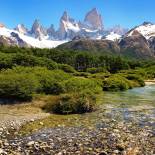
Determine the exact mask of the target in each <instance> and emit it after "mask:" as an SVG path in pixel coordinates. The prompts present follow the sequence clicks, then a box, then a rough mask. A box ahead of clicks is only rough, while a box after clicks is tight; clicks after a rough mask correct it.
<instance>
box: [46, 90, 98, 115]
mask: <svg viewBox="0 0 155 155" xmlns="http://www.w3.org/2000/svg"><path fill="white" fill-rule="evenodd" d="M44 109H45V110H47V111H50V112H53V113H57V114H78V113H85V112H91V111H93V110H95V109H96V97H95V96H94V94H92V92H91V93H88V92H87V93H86V92H82V93H73V94H63V95H60V96H59V97H57V98H55V100H52V101H50V102H49V103H48V104H47V105H46V106H45V107H44Z"/></svg>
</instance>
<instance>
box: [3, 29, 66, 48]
mask: <svg viewBox="0 0 155 155" xmlns="http://www.w3.org/2000/svg"><path fill="white" fill-rule="evenodd" d="M0 36H1V37H3V39H2V38H1V40H0V42H2V41H3V42H4V41H5V43H6V45H17V46H19V47H37V48H54V47H56V46H58V45H60V44H62V43H65V42H66V41H57V40H55V41H54V40H47V39H42V40H39V39H36V38H34V37H32V36H29V35H25V34H23V33H20V32H18V31H16V30H11V29H8V28H6V27H0Z"/></svg>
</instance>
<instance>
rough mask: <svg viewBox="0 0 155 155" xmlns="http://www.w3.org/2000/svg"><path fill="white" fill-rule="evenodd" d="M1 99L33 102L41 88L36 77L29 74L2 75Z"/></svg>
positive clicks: (0, 85)
mask: <svg viewBox="0 0 155 155" xmlns="http://www.w3.org/2000/svg"><path fill="white" fill-rule="evenodd" d="M0 81H1V82H0V97H1V98H9V99H15V100H25V101H26V100H31V99H32V95H33V93H35V92H36V90H37V89H38V87H39V83H38V81H37V80H36V79H35V77H34V76H32V75H28V74H22V75H21V74H9V75H5V74H1V75H0Z"/></svg>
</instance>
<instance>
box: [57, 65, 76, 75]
mask: <svg viewBox="0 0 155 155" xmlns="http://www.w3.org/2000/svg"><path fill="white" fill-rule="evenodd" d="M59 69H61V70H63V71H64V72H66V73H76V70H75V69H74V68H73V67H72V66H70V65H67V64H59Z"/></svg>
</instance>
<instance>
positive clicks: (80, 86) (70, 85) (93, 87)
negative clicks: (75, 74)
mask: <svg viewBox="0 0 155 155" xmlns="http://www.w3.org/2000/svg"><path fill="white" fill-rule="evenodd" d="M63 87H64V91H65V92H66V93H68V92H71V93H72V92H81V91H83V90H90V91H92V92H95V93H98V92H100V91H101V89H102V88H101V86H100V85H99V84H98V83H97V82H96V81H95V80H93V79H86V78H70V79H69V80H66V81H64V82H63Z"/></svg>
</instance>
